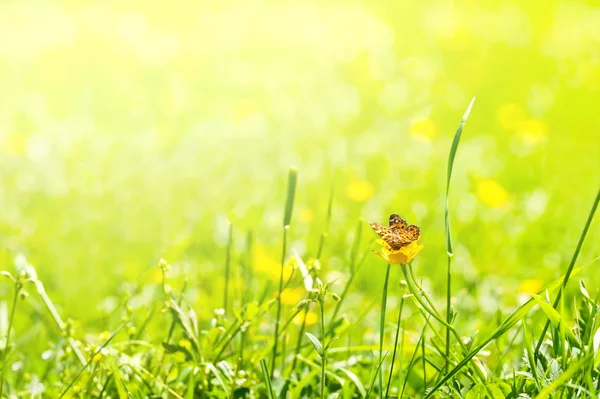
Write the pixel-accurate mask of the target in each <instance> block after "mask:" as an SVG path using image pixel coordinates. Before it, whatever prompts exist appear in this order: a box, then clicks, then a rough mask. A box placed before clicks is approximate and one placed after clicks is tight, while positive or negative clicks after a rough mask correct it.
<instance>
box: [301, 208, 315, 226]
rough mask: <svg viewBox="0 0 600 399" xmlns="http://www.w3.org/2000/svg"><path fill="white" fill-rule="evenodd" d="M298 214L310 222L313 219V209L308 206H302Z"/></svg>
mask: <svg viewBox="0 0 600 399" xmlns="http://www.w3.org/2000/svg"><path fill="white" fill-rule="evenodd" d="M298 216H299V218H300V220H301V221H303V222H305V223H309V222H311V221H312V219H313V211H311V210H310V209H308V208H301V209H300V212H299V215H298Z"/></svg>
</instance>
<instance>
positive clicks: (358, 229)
mask: <svg viewBox="0 0 600 399" xmlns="http://www.w3.org/2000/svg"><path fill="white" fill-rule="evenodd" d="M363 223H364V220H362V219H359V220H358V223H357V224H356V228H355V230H354V240H353V242H352V248H351V249H350V278H349V279H348V281H347V282H346V285H345V286H344V289H343V290H342V295H341V296H340V298H341V300H340V301H339V302H338V303H337V304H336V305H335V309H334V310H333V315H332V316H331V319H330V321H329V325H330V326H331V328H333V326H334V325H335V324H334V323H335V318H336V317H337V315H338V313H339V311H340V308H341V307H342V302H343V301H344V299H345V298H346V294H347V293H348V291H349V290H350V285H351V284H352V282H353V281H354V278H355V277H356V274H357V264H356V254H357V252H358V248H359V246H360V237H361V233H362V225H363ZM369 252H370V251H369ZM365 259H366V256H363V258H362V259H361V262H360V264H359V265H358V267H360V266H361V265H362V262H363V261H364V260H365ZM329 333H330V334H331V331H329Z"/></svg>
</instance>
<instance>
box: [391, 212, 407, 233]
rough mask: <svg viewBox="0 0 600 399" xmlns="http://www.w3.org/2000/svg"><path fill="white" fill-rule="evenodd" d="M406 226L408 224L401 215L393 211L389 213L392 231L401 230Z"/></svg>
mask: <svg viewBox="0 0 600 399" xmlns="http://www.w3.org/2000/svg"><path fill="white" fill-rule="evenodd" d="M406 226H408V223H406V220H404V219H402V216H400V215H397V214H395V213H392V214H391V215H390V229H392V230H393V231H402V230H404V229H406Z"/></svg>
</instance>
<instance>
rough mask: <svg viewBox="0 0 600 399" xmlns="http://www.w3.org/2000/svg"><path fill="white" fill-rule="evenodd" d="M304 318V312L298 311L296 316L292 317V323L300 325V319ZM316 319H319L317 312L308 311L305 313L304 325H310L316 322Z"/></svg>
mask: <svg viewBox="0 0 600 399" xmlns="http://www.w3.org/2000/svg"><path fill="white" fill-rule="evenodd" d="M303 319H304V312H300V313H298V314H297V315H296V317H294V324H296V325H298V326H299V325H302V320H303ZM317 321H319V317H318V316H317V314H316V313H315V312H311V311H309V312H308V313H306V325H307V326H312V325H313V324H316V323H317Z"/></svg>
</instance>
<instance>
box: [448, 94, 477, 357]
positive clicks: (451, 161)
mask: <svg viewBox="0 0 600 399" xmlns="http://www.w3.org/2000/svg"><path fill="white" fill-rule="evenodd" d="M474 101H475V97H473V99H472V100H471V102H470V103H469V106H468V107H467V110H466V111H465V113H464V115H463V117H462V120H461V121H460V124H459V125H458V129H457V130H456V133H455V134H454V139H453V140H452V147H451V148H450V154H449V155H448V176H447V180H446V209H445V210H444V220H445V225H446V253H447V254H448V262H447V267H446V322H447V323H448V324H450V323H452V255H453V254H454V249H453V247H452V229H451V228H450V209H449V194H450V179H451V178H452V169H453V167H454V159H455V158H456V151H457V150H458V144H459V143H460V137H461V135H462V130H463V126H464V125H465V122H466V121H467V118H468V117H469V114H470V113H471V108H472V107H473V102H474ZM450 335H451V331H450V327H446V358H447V357H448V356H449V355H450Z"/></svg>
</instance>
